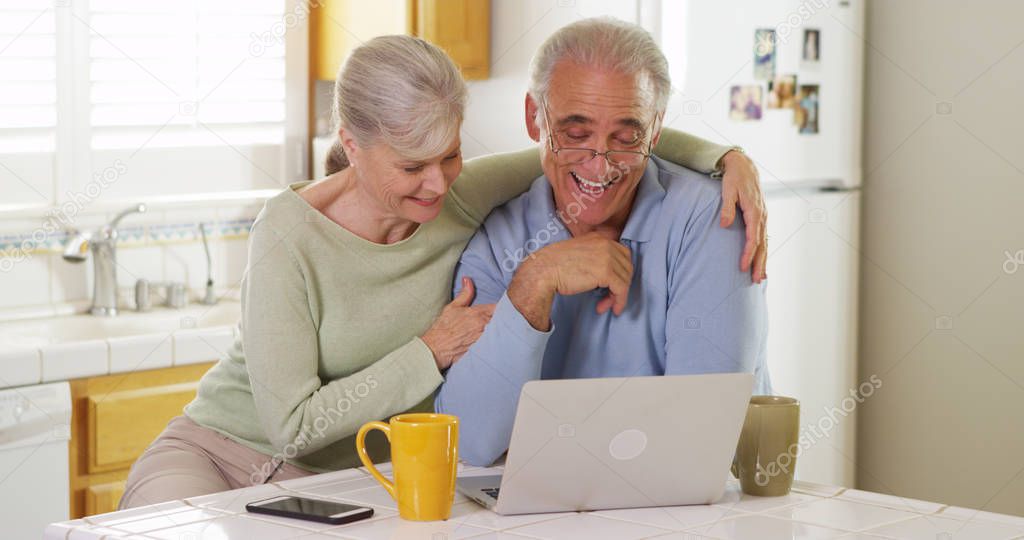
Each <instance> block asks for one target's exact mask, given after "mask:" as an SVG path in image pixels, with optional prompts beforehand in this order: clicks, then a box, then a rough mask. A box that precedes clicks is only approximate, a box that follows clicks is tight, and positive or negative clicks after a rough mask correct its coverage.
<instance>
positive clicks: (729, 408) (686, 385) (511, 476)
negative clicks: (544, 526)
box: [456, 373, 754, 515]
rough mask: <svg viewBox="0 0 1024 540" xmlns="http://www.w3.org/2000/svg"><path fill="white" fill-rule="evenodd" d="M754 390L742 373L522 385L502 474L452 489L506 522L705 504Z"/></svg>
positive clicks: (714, 492) (725, 470) (720, 479)
mask: <svg viewBox="0 0 1024 540" xmlns="http://www.w3.org/2000/svg"><path fill="white" fill-rule="evenodd" d="M753 387H754V377H753V375H751V374H749V373H723V374H709V375H666V376H655V377H614V378H600V379H564V380H542V381H530V382H528V383H526V384H525V385H524V386H523V389H522V392H521V393H520V397H519V407H518V408H517V410H516V419H515V424H514V426H513V428H512V440H511V443H510V445H509V449H508V454H507V456H506V459H505V469H504V474H501V475H484V476H473V475H472V474H473V473H472V471H470V472H469V473H467V474H464V475H462V476H459V477H458V480H457V484H456V486H457V489H458V491H459V492H460V493H462V494H463V495H465V496H467V497H469V498H470V499H473V500H475V501H476V502H478V503H480V504H482V505H483V506H485V507H487V508H490V509H491V510H494V511H495V512H497V513H499V514H506V515H507V514H527V513H541V512H563V511H581V510H605V509H611V508H638V507H645V506H679V505H689V504H710V503H713V502H715V501H717V500H718V499H720V498H721V497H722V494H723V493H724V491H725V485H726V480H727V479H728V475H729V467H730V465H731V464H732V457H733V454H734V452H735V451H736V443H737V441H738V440H739V435H740V430H741V428H742V427H743V420H744V418H745V416H746V411H747V403H748V402H749V400H750V395H751V392H752V390H753Z"/></svg>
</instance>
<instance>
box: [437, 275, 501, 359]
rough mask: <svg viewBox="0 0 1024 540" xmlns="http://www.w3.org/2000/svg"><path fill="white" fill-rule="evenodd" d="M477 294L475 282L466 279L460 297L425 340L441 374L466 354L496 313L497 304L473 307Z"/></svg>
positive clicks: (440, 317)
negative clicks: (495, 305) (495, 306)
mask: <svg viewBox="0 0 1024 540" xmlns="http://www.w3.org/2000/svg"><path fill="white" fill-rule="evenodd" d="M475 295H476V288H475V287H474V286H473V280H472V279H469V278H462V290H461V291H459V295H458V296H456V297H455V299H454V300H452V301H451V302H450V303H449V304H448V305H447V306H445V307H444V309H442V310H441V314H440V315H438V316H437V320H435V321H434V324H433V325H431V326H430V328H429V329H428V330H427V331H426V333H425V334H423V337H422V338H421V339H422V340H423V343H426V344H427V347H429V348H430V351H431V352H433V353H434V362H436V363H437V369H438V371H443V370H445V369H448V368H449V367H450V366H451V365H452V364H454V363H455V362H457V361H458V360H459V358H462V355H464V354H466V351H467V350H469V346H470V345H472V344H474V343H476V340H477V339H478V338H479V337H480V334H482V333H483V331H484V327H485V326H487V323H488V322H490V320H491V315H493V314H494V304H481V305H479V306H474V305H472V304H473V296H475Z"/></svg>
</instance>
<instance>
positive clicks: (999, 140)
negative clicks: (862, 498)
mask: <svg viewBox="0 0 1024 540" xmlns="http://www.w3.org/2000/svg"><path fill="white" fill-rule="evenodd" d="M867 7H868V17H867V35H866V36H865V37H866V42H867V68H866V70H867V72H866V94H865V107H864V110H865V136H864V148H865V156H864V157H865V163H864V171H865V175H864V190H863V201H864V215H863V220H862V223H863V228H862V237H863V244H862V253H861V257H860V260H861V272H860V274H861V276H862V277H861V291H862V295H861V306H862V308H861V312H860V328H861V337H860V350H861V356H860V378H861V379H862V380H863V379H865V378H867V377H869V376H871V375H874V374H877V375H878V376H879V377H880V378H881V379H882V380H883V381H884V385H883V387H882V388H881V389H880V390H879V392H877V393H876V395H875V396H873V397H872V398H871V399H870V400H868V401H867V402H866V403H864V404H863V405H862V406H861V408H860V409H859V411H858V412H859V414H860V416H859V418H858V420H859V429H858V456H859V459H858V467H857V480H858V485H859V487H861V488H864V489H868V490H875V491H882V492H889V493H895V494H899V495H902V496H906V497H914V498H921V499H931V500H936V501H941V502H945V503H950V504H956V505H962V506H969V507H974V508H983V509H985V510H991V511H995V512H1006V513H1014V514H1019V515H1024V427H1022V425H1024V424H1022V420H1021V413H1022V411H1024V332H1021V329H1022V328H1024V302H1022V301H1024V227H1022V225H1021V222H1020V219H1019V217H1018V216H1019V215H1020V207H1021V204H1022V202H1024V152H1022V151H1021V149H1022V145H1021V141H1022V138H1021V135H1020V130H1021V125H1024V110H1022V109H1021V106H1020V100H1021V96H1024V41H1022V39H1024V32H1022V30H1021V21H1024V4H1021V3H1019V2H1004V1H1001V0H984V1H973V2H966V1H957V0H943V1H935V0H901V1H899V2H893V1H880V0H875V1H872V2H869V3H868V6H867Z"/></svg>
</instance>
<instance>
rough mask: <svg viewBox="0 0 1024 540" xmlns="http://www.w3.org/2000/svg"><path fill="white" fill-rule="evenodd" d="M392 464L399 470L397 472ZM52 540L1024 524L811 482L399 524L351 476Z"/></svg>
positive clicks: (930, 532)
mask: <svg viewBox="0 0 1024 540" xmlns="http://www.w3.org/2000/svg"><path fill="white" fill-rule="evenodd" d="M380 469H381V470H382V471H386V473H389V472H390V471H388V466H387V465H385V466H382V467H380ZM461 470H462V471H463V472H467V473H469V474H494V473H495V472H500V468H498V467H496V468H492V469H477V468H472V467H466V468H462V469H461ZM276 495H299V496H306V497H316V498H325V499H333V500H337V501H341V502H347V503H352V504H359V505H363V506H371V507H373V509H374V516H373V518H371V519H369V520H363V521H358V522H355V523H350V524H347V525H325V524H317V523H313V522H310V521H301V520H295V519H288V518H277V517H273V516H266V515H257V514H249V513H247V512H246V511H245V505H246V503H248V502H251V501H256V500H260V499H264V498H267V497H272V496H276ZM45 538H46V539H47V540H57V539H89V538H93V539H99V538H140V539H141V538H168V539H174V540H198V539H205V538H211V539H212V538H216V539H225V538H243V539H245V540H264V539H279V538H304V539H315V538H320V539H338V538H342V539H346V538H347V539H368V540H369V539H374V540H375V539H407V538H408V539H425V540H454V539H458V538H476V539H480V540H501V539H503V540H523V539H530V538H533V539H557V540H575V539H580V540H601V539H610V540H628V539H641V538H658V539H661V540H695V539H699V538H700V539H703V538H708V539H719V540H732V539H756V540H775V539H786V540H794V539H824V538H848V539H875V540H878V539H886V538H889V539H893V538H899V539H903V538H906V539H921V540H954V539H970V540H988V539H993V540H995V539H1001V540H1008V539H1020V538H1024V518H1021V517H1015V516H1008V515H1003V514H993V513H989V512H980V511H976V510H970V509H967V508H959V507H953V506H946V505H942V504H937V503H930V502H925V501H917V500H911V499H903V498H900V497H895V496H890V495H882V494H879V493H869V492H866V491H858V490H854V489H846V488H839V487H830V486H823V485H818V484H809V483H803V482H797V484H796V485H795V486H794V489H793V493H791V494H790V495H787V496H785V497H751V496H748V495H743V494H742V493H740V491H739V486H738V484H737V483H736V482H735V481H731V482H730V484H729V486H728V488H727V490H726V493H725V496H724V497H723V498H722V499H721V500H720V501H718V502H717V503H715V504H713V505H698V506H678V507H665V508H639V509H628V510H608V511H600V512H580V513H577V512H569V513H559V514H532V515H523V516H500V515H498V514H495V513H493V512H491V511H490V510H486V509H484V508H483V507H481V506H479V505H477V504H476V503H474V502H472V501H470V500H468V499H466V498H465V497H463V496H462V495H456V496H455V505H454V507H453V508H452V517H451V519H449V520H447V521H436V522H411V521H405V520H402V519H401V518H399V517H398V515H397V509H396V506H395V503H394V501H393V500H392V499H391V497H390V496H389V495H388V494H387V492H386V491H384V489H383V488H382V487H380V485H378V484H377V482H376V481H375V480H374V479H373V478H371V477H370V475H369V474H368V473H367V472H366V471H365V470H364V469H349V470H345V471H338V472H333V473H327V474H321V475H317V476H310V477H307V478H300V479H295V480H288V481H284V482H276V483H271V484H267V485H263V486H256V487H251V488H244V489H238V490H234V491H226V492H223V493H216V494H213V495H205V496H201V497H194V498H191V499H185V500H182V501H172V502H167V503H161V504H157V505H153V506H148V507H142V508H136V509H131V510H125V511H122V512H112V513H109V514H102V515H97V516H90V517H87V518H84V519H77V520H73V521H67V522H63V523H55V524H52V525H50V526H49V527H48V528H47V529H46V532H45Z"/></svg>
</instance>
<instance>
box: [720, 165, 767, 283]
mask: <svg viewBox="0 0 1024 540" xmlns="http://www.w3.org/2000/svg"><path fill="white" fill-rule="evenodd" d="M722 167H723V175H722V219H721V222H720V224H721V226H722V227H728V226H730V225H732V222H733V220H734V219H736V204H737V203H739V206H740V211H742V212H743V221H744V222H745V223H746V225H747V243H746V245H745V246H744V247H743V255H742V256H741V257H740V269H741V270H744V271H747V270H750V278H751V279H752V280H753V281H754V283H761V282H762V281H764V280H765V279H767V278H768V274H767V272H766V266H767V263H768V212H767V210H766V209H765V204H764V194H763V193H761V181H760V179H759V178H758V174H757V167H755V166H754V162H753V161H751V160H750V158H748V157H747V156H746V155H744V154H743V153H742V152H737V151H736V150H732V151H730V152H727V153H726V154H725V155H724V156H722Z"/></svg>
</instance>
